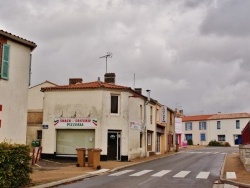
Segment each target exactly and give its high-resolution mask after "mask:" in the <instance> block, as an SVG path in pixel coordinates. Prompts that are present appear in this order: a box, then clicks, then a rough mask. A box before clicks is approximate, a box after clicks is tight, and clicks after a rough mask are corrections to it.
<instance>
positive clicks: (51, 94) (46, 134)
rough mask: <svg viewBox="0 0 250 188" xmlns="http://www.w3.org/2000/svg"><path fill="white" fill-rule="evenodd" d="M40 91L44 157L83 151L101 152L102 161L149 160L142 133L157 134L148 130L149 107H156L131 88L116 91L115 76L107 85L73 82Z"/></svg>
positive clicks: (107, 81) (121, 88)
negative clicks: (145, 157)
mask: <svg viewBox="0 0 250 188" xmlns="http://www.w3.org/2000/svg"><path fill="white" fill-rule="evenodd" d="M42 91H43V92H44V106H43V107H44V108H43V139H42V147H43V151H42V157H44V158H45V157H53V156H75V155H76V148H81V147H83V148H101V149H102V152H101V160H121V161H127V160H130V159H133V158H137V157H141V156H145V155H147V153H146V152H147V148H146V143H145V141H146V140H147V139H146V138H147V137H145V136H146V134H145V131H144V130H145V129H144V128H145V126H146V128H147V130H148V131H152V132H154V131H155V127H153V126H151V125H150V123H149V125H148V123H147V122H149V121H148V120H146V119H147V118H146V116H148V115H149V114H150V113H151V112H150V110H146V108H145V107H146V106H148V107H147V108H149V109H150V106H151V105H152V104H151V102H147V97H145V96H143V95H141V94H139V93H137V92H135V91H134V90H132V89H131V88H130V87H125V86H119V85H116V84H115V75H114V74H113V73H108V74H106V75H105V82H102V81H99V80H98V81H95V82H88V83H82V80H81V79H70V84H69V85H66V86H55V87H45V88H42ZM144 118H145V119H144ZM148 118H149V117H148ZM144 122H146V123H144ZM153 149H154V147H153Z"/></svg>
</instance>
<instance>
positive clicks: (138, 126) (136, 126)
mask: <svg viewBox="0 0 250 188" xmlns="http://www.w3.org/2000/svg"><path fill="white" fill-rule="evenodd" d="M130 129H136V130H139V131H141V130H142V122H135V121H131V122H130Z"/></svg>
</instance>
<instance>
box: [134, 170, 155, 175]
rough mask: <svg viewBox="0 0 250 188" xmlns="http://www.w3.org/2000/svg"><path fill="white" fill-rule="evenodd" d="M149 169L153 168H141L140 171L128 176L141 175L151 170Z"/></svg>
mask: <svg viewBox="0 0 250 188" xmlns="http://www.w3.org/2000/svg"><path fill="white" fill-rule="evenodd" d="M151 171H153V170H142V171H140V172H137V173H134V174H131V175H130V176H141V175H143V174H146V173H149V172H151Z"/></svg>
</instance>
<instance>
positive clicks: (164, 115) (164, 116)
mask: <svg viewBox="0 0 250 188" xmlns="http://www.w3.org/2000/svg"><path fill="white" fill-rule="evenodd" d="M161 122H162V123H167V106H162V107H161Z"/></svg>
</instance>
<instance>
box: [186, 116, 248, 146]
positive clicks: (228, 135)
mask: <svg viewBox="0 0 250 188" xmlns="http://www.w3.org/2000/svg"><path fill="white" fill-rule="evenodd" d="M249 120H250V113H232V114H221V113H218V114H210V115H196V116H184V117H182V132H183V137H182V138H183V140H182V141H188V140H192V142H193V144H194V145H208V143H209V142H210V141H212V140H216V141H220V142H228V143H229V144H230V145H231V146H236V145H239V144H241V131H242V130H243V128H244V127H245V125H246V124H247V123H248V122H249Z"/></svg>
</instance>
